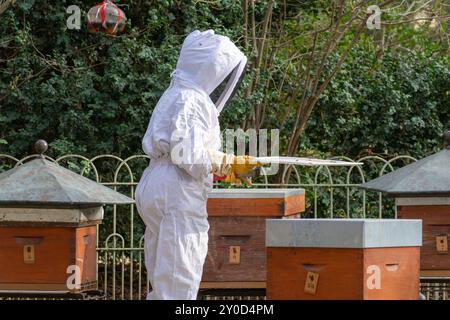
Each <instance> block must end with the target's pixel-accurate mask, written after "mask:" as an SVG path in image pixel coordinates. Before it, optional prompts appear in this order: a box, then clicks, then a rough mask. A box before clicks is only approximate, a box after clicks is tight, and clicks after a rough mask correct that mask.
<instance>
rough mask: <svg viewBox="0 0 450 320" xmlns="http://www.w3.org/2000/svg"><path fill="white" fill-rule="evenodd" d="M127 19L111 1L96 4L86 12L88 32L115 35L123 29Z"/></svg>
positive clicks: (106, 0)
mask: <svg viewBox="0 0 450 320" xmlns="http://www.w3.org/2000/svg"><path fill="white" fill-rule="evenodd" d="M126 22H127V17H126V16H125V13H123V11H122V10H121V9H120V8H119V7H118V6H117V5H115V4H114V3H113V2H112V1H111V0H105V1H103V2H102V3H99V4H96V5H95V6H93V7H92V8H91V9H90V10H89V12H88V30H89V32H92V33H96V32H102V33H106V34H107V35H116V34H118V33H121V32H122V31H123V30H124V29H125V25H126Z"/></svg>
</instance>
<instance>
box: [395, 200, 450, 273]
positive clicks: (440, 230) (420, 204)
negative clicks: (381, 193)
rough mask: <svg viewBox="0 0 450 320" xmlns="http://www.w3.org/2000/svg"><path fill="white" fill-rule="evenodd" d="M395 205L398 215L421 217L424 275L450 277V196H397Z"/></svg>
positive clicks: (412, 217) (411, 217)
mask: <svg viewBox="0 0 450 320" xmlns="http://www.w3.org/2000/svg"><path fill="white" fill-rule="evenodd" d="M396 205H397V215H398V217H399V218H402V219H421V220H422V232H423V247H422V250H421V256H420V270H421V272H420V274H421V276H422V277H423V278H428V277H429V278H440V277H450V253H449V251H448V247H449V237H450V198H446V197H442V198H431V197H430V198H420V197H417V198H397V199H396Z"/></svg>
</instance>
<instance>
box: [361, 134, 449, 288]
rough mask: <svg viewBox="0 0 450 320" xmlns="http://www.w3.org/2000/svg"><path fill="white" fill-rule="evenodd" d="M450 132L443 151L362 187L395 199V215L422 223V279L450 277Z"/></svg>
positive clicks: (445, 138) (444, 278)
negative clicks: (420, 220)
mask: <svg viewBox="0 0 450 320" xmlns="http://www.w3.org/2000/svg"><path fill="white" fill-rule="evenodd" d="M449 168H450V131H447V132H446V134H445V135H444V149H443V150H441V151H438V152H437V153H434V154H432V155H430V156H428V157H426V158H423V159H421V160H419V161H416V162H414V163H411V164H408V165H407V166H404V167H402V168H400V169H397V170H395V171H393V172H390V173H388V174H385V175H383V176H381V177H378V178H376V179H373V180H371V181H369V182H367V183H364V184H362V185H361V188H363V189H367V190H372V191H378V192H384V193H386V194H387V195H388V196H390V197H394V198H395V202H396V208H397V216H398V217H399V218H404V219H422V220H423V248H422V250H421V252H422V253H421V276H422V277H423V278H431V279H432V278H437V279H439V280H446V279H448V278H449V277H450V254H449V251H448V247H449V245H450V244H449V238H450V174H449Z"/></svg>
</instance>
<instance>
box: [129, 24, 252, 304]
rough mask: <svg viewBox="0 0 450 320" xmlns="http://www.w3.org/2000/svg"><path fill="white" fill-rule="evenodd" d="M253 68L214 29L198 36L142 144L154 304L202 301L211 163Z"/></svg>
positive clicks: (190, 39) (142, 202) (141, 193)
mask: <svg viewBox="0 0 450 320" xmlns="http://www.w3.org/2000/svg"><path fill="white" fill-rule="evenodd" d="M246 62H247V58H246V57H245V55H244V54H243V53H242V52H241V51H240V50H239V49H238V48H237V47H236V46H235V45H234V44H233V43H232V42H231V41H230V39H229V38H227V37H224V36H220V35H216V34H214V31H212V30H208V31H205V32H200V31H194V32H192V33H191V34H189V35H188V36H187V37H186V39H185V41H184V43H183V46H182V49H181V53H180V57H179V60H178V64H177V67H176V70H175V71H174V72H173V74H172V81H171V83H170V86H169V88H168V89H167V90H166V91H165V92H164V94H163V96H162V97H161V98H160V100H159V102H158V104H157V105H156V108H155V109H154V111H153V113H152V116H151V119H150V123H149V126H148V129H147V132H146V133H145V136H144V139H143V142H142V145H143V149H144V152H145V153H146V154H147V155H149V156H150V159H151V160H150V165H149V166H148V167H147V168H146V170H145V171H144V173H143V176H142V178H141V180H140V182H139V184H138V186H137V189H136V205H137V208H138V212H139V215H140V216H141V218H142V219H143V220H144V222H145V225H146V231H145V263H146V268H147V272H148V276H149V279H150V283H151V286H152V291H151V292H150V293H149V294H148V296H147V299H150V300H154V299H196V298H197V293H198V289H199V285H200V281H201V277H202V272H203V264H204V261H205V258H206V254H207V251H208V229H209V224H208V221H207V212H206V201H207V193H208V192H209V190H210V189H211V188H212V174H211V172H212V169H213V165H214V161H212V159H213V158H214V156H215V153H214V152H215V151H217V150H219V149H220V147H221V139H220V127H219V121H218V116H219V113H220V111H221V110H222V108H223V107H224V105H225V104H226V102H227V101H228V99H229V98H230V96H231V95H232V93H233V92H234V89H235V88H236V85H237V84H238V82H239V80H240V79H241V75H242V74H243V71H244V69H245V65H246ZM224 81H226V83H225V85H223V84H224ZM219 84H222V85H221V87H223V88H222V89H221V90H222V91H221V92H220V93H219V95H218V96H217V95H216V96H217V101H215V103H214V102H213V101H212V100H211V98H210V95H211V94H212V93H213V91H215V90H216V89H217V88H218V87H219ZM216 93H217V92H216ZM211 97H212V95H211ZM214 100H216V98H214Z"/></svg>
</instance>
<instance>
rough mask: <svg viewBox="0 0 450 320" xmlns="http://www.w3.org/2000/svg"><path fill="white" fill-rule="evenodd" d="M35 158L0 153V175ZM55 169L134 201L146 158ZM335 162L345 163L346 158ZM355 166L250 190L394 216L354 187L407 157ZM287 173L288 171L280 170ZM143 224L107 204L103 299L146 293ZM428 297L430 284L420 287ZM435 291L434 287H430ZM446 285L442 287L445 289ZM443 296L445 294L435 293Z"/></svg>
mask: <svg viewBox="0 0 450 320" xmlns="http://www.w3.org/2000/svg"><path fill="white" fill-rule="evenodd" d="M33 157H34V156H28V157H26V158H23V159H17V158H15V157H12V156H9V155H2V154H0V172H2V171H5V170H8V169H10V168H13V167H15V166H19V165H21V164H22V163H24V162H26V161H28V160H30V159H31V158H33ZM47 159H48V160H50V161H54V162H56V163H58V164H60V165H63V166H65V167H68V168H69V169H71V170H73V171H75V172H77V173H80V174H82V175H84V176H87V177H89V178H91V179H93V180H95V181H97V182H99V183H102V184H104V185H106V186H108V187H111V188H113V189H114V190H116V191H119V192H122V193H124V194H126V195H128V196H130V197H132V198H134V191H135V187H136V185H137V182H138V181H139V178H140V176H141V174H142V172H143V170H144V169H145V167H146V166H147V164H148V160H149V159H148V157H147V156H145V155H135V156H131V157H129V158H126V159H122V158H119V157H117V156H114V155H99V156H96V157H93V158H90V159H89V158H86V157H84V156H81V155H75V154H69V155H64V156H61V157H59V158H56V159H52V158H49V157H47ZM335 159H340V160H350V161H351V159H349V158H347V157H337V158H335ZM355 161H357V162H363V163H364V164H363V165H362V166H360V167H358V166H354V167H345V168H335V167H314V168H312V167H294V168H292V174H291V177H290V179H289V181H288V182H287V183H285V184H276V183H270V177H267V176H265V175H262V176H261V177H258V178H257V179H256V180H255V183H254V187H257V188H270V187H274V188H275V187H276V188H279V187H283V188H304V189H305V192H306V198H307V202H306V207H307V210H306V212H305V213H304V214H303V215H304V216H307V217H313V218H362V217H364V218H396V212H395V206H394V205H393V204H394V203H393V201H392V199H384V198H383V196H382V195H381V194H380V193H376V192H367V191H364V190H361V189H359V188H358V186H359V184H361V183H364V182H366V181H369V180H371V179H373V178H375V177H377V176H380V175H383V174H385V173H387V172H390V171H393V170H394V169H396V168H398V167H401V166H404V165H405V164H407V163H410V162H412V161H415V159H414V158H412V157H410V156H406V155H405V156H396V157H393V158H390V159H389V160H387V159H384V158H382V157H379V156H367V157H364V158H361V159H356V160H355ZM285 170H287V168H286V169H285ZM143 233H144V226H143V223H142V221H141V220H140V218H139V216H138V214H137V210H136V208H135V205H134V204H132V205H120V206H107V207H106V208H105V218H104V221H103V223H102V224H101V225H99V226H98V233H97V234H98V235H97V261H98V266H97V268H98V270H97V277H98V283H99V289H100V290H101V291H103V292H104V294H105V296H106V298H108V299H143V298H145V295H146V293H147V291H148V289H149V282H148V279H147V276H146V271H145V265H144V263H143V261H144V256H143V255H144V252H143V250H144V249H143V248H144V246H143V245H144V243H143ZM423 288H424V289H423V290H425V289H426V290H428V291H426V292H428V293H427V294H428V297H429V298H431V296H433V297H437V296H438V295H436V294H434V295H433V294H431V293H430V290H431V289H430V288H432V287H431V286H424V287H423ZM433 288H434V287H433ZM447 289H448V287H445V290H447ZM439 296H440V297H441V298H447V297H448V295H447V293H443V294H440V295H439Z"/></svg>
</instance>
